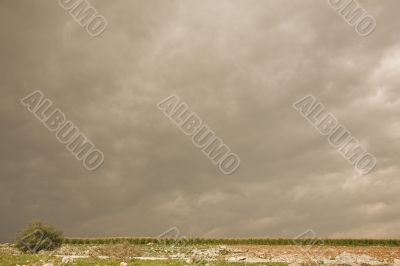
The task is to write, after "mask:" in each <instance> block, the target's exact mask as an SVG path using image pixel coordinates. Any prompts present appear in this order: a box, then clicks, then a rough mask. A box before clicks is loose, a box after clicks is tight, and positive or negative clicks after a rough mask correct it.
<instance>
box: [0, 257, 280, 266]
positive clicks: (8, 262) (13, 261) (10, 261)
mask: <svg viewBox="0 0 400 266" xmlns="http://www.w3.org/2000/svg"><path fill="white" fill-rule="evenodd" d="M45 262H48V263H53V264H54V265H61V259H60V258H56V257H50V256H47V255H15V256H14V255H1V256H0V265H1V266H15V265H17V264H19V265H42V264H43V263H45ZM120 263H121V260H117V259H107V260H104V259H79V260H75V261H74V262H72V263H67V264H63V266H120ZM126 263H128V265H129V266H140V265H148V266H158V265H159V266H183V265H188V264H187V263H185V262H183V261H177V260H162V261H161V260H160V261H144V260H131V261H126ZM205 264H206V262H203V263H197V264H194V265H205ZM208 265H221V266H230V265H232V266H233V265H244V264H243V263H231V262H223V261H220V262H208ZM251 265H266V266H287V264H286V263H254V264H251Z"/></svg>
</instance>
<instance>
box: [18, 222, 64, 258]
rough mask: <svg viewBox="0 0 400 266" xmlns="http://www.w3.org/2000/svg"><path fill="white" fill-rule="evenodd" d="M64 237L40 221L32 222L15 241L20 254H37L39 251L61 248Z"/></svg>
mask: <svg viewBox="0 0 400 266" xmlns="http://www.w3.org/2000/svg"><path fill="white" fill-rule="evenodd" d="M63 239H64V236H63V233H62V232H61V231H59V230H56V229H55V228H54V227H53V226H51V225H49V224H46V223H44V222H41V221H33V222H31V224H29V225H28V226H27V227H26V228H24V229H23V230H22V231H21V233H20V235H19V236H18V237H17V239H16V241H15V246H16V248H18V249H19V250H21V251H22V252H29V253H38V252H39V251H41V250H54V249H57V248H59V247H60V246H61V244H62V242H63Z"/></svg>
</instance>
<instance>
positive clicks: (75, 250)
mask: <svg viewBox="0 0 400 266" xmlns="http://www.w3.org/2000/svg"><path fill="white" fill-rule="evenodd" d="M243 264H252V265H264V266H286V265H310V264H311V265H351V266H358V265H360V266H366V265H396V266H397V265H399V266H400V240H398V239H319V238H308V239H307V238H296V239H289V238H250V239H237V238H236V239H234V238H218V239H217V238H183V237H182V238H168V237H164V238H149V237H142V238H123V237H120V238H71V237H64V235H63V232H62V231H61V230H58V229H57V228H55V227H54V226H51V225H49V224H47V223H44V222H41V221H33V222H32V223H31V224H30V225H28V226H27V227H26V228H23V229H22V230H21V232H20V234H19V235H18V236H17V237H16V240H15V242H14V243H13V244H0V266H8V265H9V266H18V265H26V266H28V265H29V266H58V265H63V266H66V265H71V266H72V265H74V266H80V265H82V266H83V265H93V266H95V265H96V266H106V265H107V266H118V265H119V266H129V265H161V266H163V265H171V266H177V265H204V266H206V265H207V266H211V265H222V266H225V265H226V266H227V265H243Z"/></svg>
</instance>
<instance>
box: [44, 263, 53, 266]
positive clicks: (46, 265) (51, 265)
mask: <svg viewBox="0 0 400 266" xmlns="http://www.w3.org/2000/svg"><path fill="white" fill-rule="evenodd" d="M43 266H54V264H53V263H45V264H43Z"/></svg>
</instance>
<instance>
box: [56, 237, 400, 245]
mask: <svg viewBox="0 0 400 266" xmlns="http://www.w3.org/2000/svg"><path fill="white" fill-rule="evenodd" d="M126 242H127V243H130V244H136V245H145V244H151V243H159V242H162V243H165V244H166V245H172V244H178V245H182V244H185V245H279V246H282V245H324V246H389V247H390V246H391V247H398V246H400V239H306V238H299V239H289V238H249V239H238V238H182V239H176V238H163V239H160V238H150V237H143V238H65V239H64V244H73V245H79V244H86V245H88V244H92V245H99V244H119V243H126Z"/></svg>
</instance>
